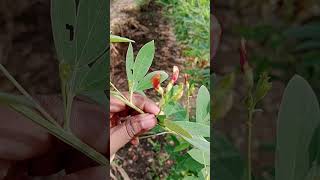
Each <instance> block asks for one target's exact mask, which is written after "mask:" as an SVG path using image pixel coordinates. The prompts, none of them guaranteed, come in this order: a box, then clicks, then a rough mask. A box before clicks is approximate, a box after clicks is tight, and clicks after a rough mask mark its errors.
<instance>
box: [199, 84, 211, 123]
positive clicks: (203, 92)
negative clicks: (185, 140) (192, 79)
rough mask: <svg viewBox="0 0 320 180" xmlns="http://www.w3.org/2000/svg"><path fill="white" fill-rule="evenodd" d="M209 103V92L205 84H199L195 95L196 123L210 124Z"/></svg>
mask: <svg viewBox="0 0 320 180" xmlns="http://www.w3.org/2000/svg"><path fill="white" fill-rule="evenodd" d="M209 105H210V93H209V91H208V89H207V88H206V87H205V86H201V87H200V89H199V91H198V96H197V109H196V121H197V122H198V123H203V124H210V122H209V118H210V115H209Z"/></svg>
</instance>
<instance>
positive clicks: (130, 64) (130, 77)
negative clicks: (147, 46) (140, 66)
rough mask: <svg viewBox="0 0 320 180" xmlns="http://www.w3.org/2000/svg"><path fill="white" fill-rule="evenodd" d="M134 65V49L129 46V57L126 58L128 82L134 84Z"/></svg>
mask: <svg viewBox="0 0 320 180" xmlns="http://www.w3.org/2000/svg"><path fill="white" fill-rule="evenodd" d="M133 64H134V56H133V48H132V44H131V43H130V44H129V47H128V51H127V56H126V73H127V78H128V82H132V80H133V74H132V72H133Z"/></svg>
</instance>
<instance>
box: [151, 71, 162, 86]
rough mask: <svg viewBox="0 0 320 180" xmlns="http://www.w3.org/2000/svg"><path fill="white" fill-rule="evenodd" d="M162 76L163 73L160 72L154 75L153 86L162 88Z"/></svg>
mask: <svg viewBox="0 0 320 180" xmlns="http://www.w3.org/2000/svg"><path fill="white" fill-rule="evenodd" d="M160 78H161V75H160V73H158V74H156V75H154V76H153V77H152V79H151V81H152V85H153V88H154V89H156V90H159V88H160Z"/></svg>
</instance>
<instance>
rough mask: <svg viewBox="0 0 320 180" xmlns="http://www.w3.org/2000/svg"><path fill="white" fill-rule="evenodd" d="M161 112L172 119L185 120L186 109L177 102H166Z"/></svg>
mask: <svg viewBox="0 0 320 180" xmlns="http://www.w3.org/2000/svg"><path fill="white" fill-rule="evenodd" d="M163 112H164V113H165V114H166V116H168V117H169V118H170V119H172V120H173V121H187V120H188V119H187V111H186V109H185V108H184V107H183V106H182V105H181V104H179V103H178V102H169V103H166V104H165V105H164V107H163Z"/></svg>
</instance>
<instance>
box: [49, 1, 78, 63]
mask: <svg viewBox="0 0 320 180" xmlns="http://www.w3.org/2000/svg"><path fill="white" fill-rule="evenodd" d="M75 20H76V4H75V1H74V0H51V24H52V32H53V39H54V44H55V47H56V51H57V54H58V60H59V61H60V63H69V64H70V62H72V61H74V59H75V53H76V52H75V47H74V46H75V41H74V40H71V37H70V35H71V32H70V31H71V30H70V29H68V28H72V27H73V29H74V32H75Z"/></svg>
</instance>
